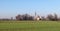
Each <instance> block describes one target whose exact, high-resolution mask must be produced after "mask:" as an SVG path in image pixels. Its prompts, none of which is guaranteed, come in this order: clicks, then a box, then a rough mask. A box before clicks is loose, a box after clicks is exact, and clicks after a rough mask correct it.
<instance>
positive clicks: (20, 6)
mask: <svg viewBox="0 0 60 31" xmlns="http://www.w3.org/2000/svg"><path fill="white" fill-rule="evenodd" d="M35 11H36V12H37V14H38V15H41V16H46V15H48V14H51V13H56V14H58V15H60V0H0V18H11V17H15V16H16V15H17V14H26V13H27V14H30V15H34V12H35Z"/></svg>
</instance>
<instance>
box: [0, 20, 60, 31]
mask: <svg viewBox="0 0 60 31" xmlns="http://www.w3.org/2000/svg"><path fill="white" fill-rule="evenodd" d="M0 31H60V22H59V21H0Z"/></svg>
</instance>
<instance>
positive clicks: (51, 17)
mask: <svg viewBox="0 0 60 31" xmlns="http://www.w3.org/2000/svg"><path fill="white" fill-rule="evenodd" d="M16 19H17V20H34V16H31V15H29V14H24V15H17V16H16ZM40 20H52V21H57V20H60V19H59V18H58V16H57V14H56V13H54V14H48V15H47V17H46V18H45V17H40Z"/></svg>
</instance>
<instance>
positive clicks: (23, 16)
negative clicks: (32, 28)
mask: <svg viewBox="0 0 60 31" xmlns="http://www.w3.org/2000/svg"><path fill="white" fill-rule="evenodd" d="M16 19H17V20H33V16H30V15H28V14H24V15H17V16H16Z"/></svg>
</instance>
